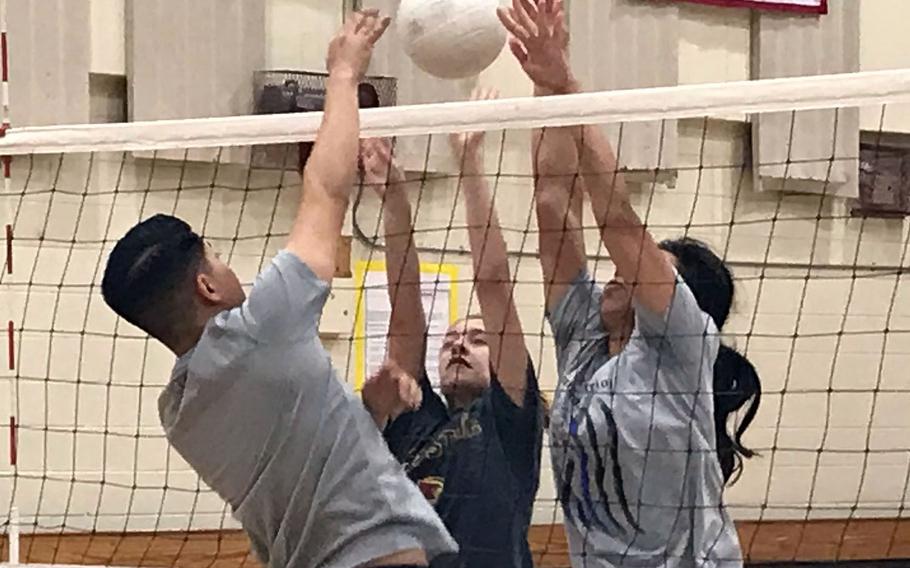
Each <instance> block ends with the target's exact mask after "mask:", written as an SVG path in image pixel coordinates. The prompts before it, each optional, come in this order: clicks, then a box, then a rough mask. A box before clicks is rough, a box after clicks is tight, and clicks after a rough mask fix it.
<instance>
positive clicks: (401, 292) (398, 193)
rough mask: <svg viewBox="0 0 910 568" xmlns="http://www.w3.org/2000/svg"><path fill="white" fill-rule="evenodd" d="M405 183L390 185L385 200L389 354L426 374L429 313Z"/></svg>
mask: <svg viewBox="0 0 910 568" xmlns="http://www.w3.org/2000/svg"><path fill="white" fill-rule="evenodd" d="M405 191H406V185H405V184H403V183H396V184H395V185H394V187H389V189H388V190H387V192H386V196H385V200H384V202H383V223H384V226H385V244H386V278H387V281H388V293H389V303H390V305H391V306H392V315H391V318H390V321H389V336H390V338H389V357H390V358H391V359H393V360H394V361H397V362H398V364H399V365H401V366H402V368H404V369H405V370H406V371H407V372H408V373H410V374H411V375H412V376H415V377H418V376H420V375H422V374H423V370H422V368H421V367H422V365H423V356H422V350H421V349H419V348H415V346H417V345H422V344H423V342H424V335H425V333H426V316H425V314H424V311H423V298H422V296H423V295H422V293H421V289H420V258H419V256H418V254H417V244H416V243H415V242H414V231H413V218H412V215H411V205H410V203H409V202H408V199H407V195H406V193H405Z"/></svg>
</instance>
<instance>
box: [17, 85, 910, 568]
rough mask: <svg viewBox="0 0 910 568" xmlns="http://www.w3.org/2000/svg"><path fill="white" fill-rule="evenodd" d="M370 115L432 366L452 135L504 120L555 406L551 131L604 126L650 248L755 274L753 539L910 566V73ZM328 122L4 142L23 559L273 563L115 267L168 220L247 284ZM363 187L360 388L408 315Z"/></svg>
mask: <svg viewBox="0 0 910 568" xmlns="http://www.w3.org/2000/svg"><path fill="white" fill-rule="evenodd" d="M361 116H362V130H363V136H364V137H387V138H391V139H393V140H394V144H395V148H396V156H397V158H398V160H399V162H400V163H401V164H402V166H403V167H404V168H405V169H406V170H407V172H408V175H409V177H410V178H411V179H412V180H414V181H416V182H417V183H415V184H413V185H414V190H413V191H412V192H411V194H410V195H409V198H410V203H411V206H412V211H413V218H414V227H413V234H414V238H415V242H416V244H417V248H418V251H419V254H420V258H421V262H422V271H423V273H424V276H425V282H424V292H425V296H426V298H425V300H426V302H427V306H428V309H427V312H428V317H429V334H430V341H429V345H428V356H427V360H428V361H429V362H430V363H429V365H428V366H429V369H428V370H429V373H430V375H431V378H432V377H434V376H435V369H434V368H433V367H434V364H433V363H432V362H433V361H435V360H436V355H435V352H433V350H435V349H438V348H439V345H440V343H441V341H440V340H441V334H442V332H443V331H444V329H445V327H446V326H447V325H448V324H449V323H450V322H452V321H453V320H454V319H457V318H458V317H461V316H464V315H466V314H468V313H470V312H476V311H477V300H476V298H475V295H474V280H473V277H472V270H471V261H470V251H469V245H468V238H467V226H466V222H465V214H464V209H463V199H462V196H461V195H460V188H461V184H460V174H459V172H458V169H459V168H458V163H457V161H456V160H454V159H453V157H452V156H451V155H450V153H449V148H448V144H447V140H446V139H447V137H448V135H449V134H451V133H456V132H471V131H486V132H487V136H486V142H485V168H484V177H485V178H486V179H487V180H488V182H489V184H490V187H491V188H492V190H493V192H494V194H495V202H496V206H497V210H498V214H499V218H500V223H501V225H502V228H503V231H504V233H505V239H506V242H507V244H508V248H509V252H510V256H511V268H512V274H513V278H514V298H515V302H516V304H517V306H518V311H519V314H520V317H521V320H522V324H523V327H524V330H525V332H526V334H527V337H526V343H527V345H528V348H529V351H530V353H531V356H532V360H533V362H534V365H535V367H536V368H537V369H538V371H539V376H540V381H541V386H542V388H543V390H544V392H545V395H546V396H547V398H550V399H552V397H553V391H554V389H555V388H556V385H557V380H556V364H555V354H554V347H553V342H552V338H551V334H550V329H549V326H548V324H547V323H546V320H545V316H544V311H543V310H544V308H543V305H544V301H543V281H542V276H541V272H540V267H539V262H538V253H537V232H538V229H537V225H536V220H535V214H534V184H535V179H534V174H533V173H532V172H533V168H532V164H531V161H532V152H531V139H532V131H533V129H536V128H544V129H553V128H556V127H560V126H570V125H577V124H601V125H603V127H604V129H605V131H606V132H607V133H608V135H609V137H610V139H611V140H612V141H613V145H614V147H615V149H616V153H617V156H618V161H619V164H620V168H621V169H622V170H623V172H624V174H625V176H626V179H627V181H628V182H629V185H630V188H631V193H632V197H633V201H634V205H635V208H636V210H637V211H638V213H639V215H640V216H641V217H642V219H644V220H645V221H646V223H647V225H648V228H649V230H650V231H651V232H652V233H653V234H654V235H655V237H656V238H657V239H662V238H669V237H679V236H690V237H694V238H697V239H700V240H702V241H704V242H706V243H708V244H709V245H710V246H711V247H712V248H713V249H714V250H715V251H716V252H717V253H718V254H719V255H720V256H722V257H723V258H724V259H725V260H726V262H727V263H728V265H729V266H730V267H731V269H732V270H733V272H734V274H735V278H736V287H737V296H736V298H737V300H736V305H735V308H734V314H733V315H732V316H731V319H730V321H729V322H728V323H727V325H726V326H725V328H724V330H723V336H724V341H725V342H726V343H728V344H729V345H731V346H734V347H736V348H737V349H739V350H740V351H741V352H742V353H744V354H745V355H746V356H747V357H748V358H749V359H750V360H751V361H752V362H753V363H754V365H755V366H756V368H757V370H758V372H759V374H760V376H761V378H762V381H763V384H764V393H763V400H762V406H761V409H760V412H759V414H758V416H757V418H756V420H755V422H754V423H753V424H752V426H751V428H750V429H749V430H748V433H747V434H746V437H745V440H746V443H747V445H748V446H749V447H750V448H752V449H754V450H755V451H756V452H757V453H758V454H759V457H757V458H755V459H752V460H749V461H747V462H746V464H745V470H744V473H743V475H742V477H741V478H740V479H739V481H738V483H736V484H735V485H733V486H732V487H729V488H728V489H727V493H726V502H727V505H728V507H729V509H730V511H731V514H732V516H733V517H734V519H735V520H736V521H737V524H738V528H739V531H740V537H741V542H742V546H743V551H744V553H745V554H746V555H747V556H748V557H750V558H751V559H752V560H755V561H762V560H787V559H797V558H803V559H815V558H816V557H821V556H825V557H827V558H835V559H845V558H854V557H858V556H870V555H871V556H872V557H876V558H886V557H900V556H903V557H910V542H908V539H907V535H908V534H910V533H908V532H907V531H908V530H910V524H905V523H904V522H903V521H902V519H904V518H905V517H906V516H907V513H906V512H905V504H906V502H907V494H908V484H910V414H908V412H907V410H906V409H907V408H908V407H910V378H908V375H907V372H906V369H907V366H908V363H910V283H908V282H907V279H906V278H904V274H903V272H904V267H905V266H907V253H908V239H910V231H908V226H907V222H906V220H905V218H906V215H907V214H908V213H910V71H893V72H877V73H858V74H851V75H842V76H822V77H810V78H797V79H780V80H771V81H754V82H748V83H726V84H721V85H696V86H685V87H672V88H659V89H642V90H631V91H615V92H605V93H588V94H581V95H572V96H566V97H552V98H546V99H535V98H522V99H505V100H498V101H483V102H459V103H447V104H438V105H423V106H403V107H391V108H382V109H369V110H364V111H363V112H362V114H361ZM320 118H321V115H319V114H318V113H305V114H294V115H272V116H251V117H232V118H213V119H199V120H185V121H161V122H138V123H128V124H111V125H107V124H105V125H75V126H58V127H42V128H22V129H16V128H13V129H10V130H8V131H7V132H6V133H5V136H4V137H3V138H2V139H0V155H4V156H7V157H6V158H4V165H5V167H6V174H7V177H6V186H5V188H4V190H3V192H2V194H0V199H2V202H3V209H2V211H3V213H4V215H5V218H4V220H3V223H4V224H5V225H6V257H5V265H4V266H3V270H2V272H0V294H2V297H3V301H2V302H0V306H2V309H3V317H2V318H0V321H2V322H3V323H7V322H8V333H7V335H8V338H7V339H8V360H9V361H8V365H6V366H5V367H7V370H6V371H5V378H6V381H7V383H8V388H7V389H0V401H2V403H0V404H2V409H4V410H6V411H7V413H8V415H9V423H8V425H7V426H6V430H7V435H6V436H3V437H2V441H0V443H3V444H5V445H6V448H5V449H6V450H7V454H8V456H9V459H8V460H4V461H8V463H7V465H6V466H5V467H4V468H3V469H2V471H0V503H4V504H6V505H7V506H6V507H5V510H6V511H9V515H6V516H5V517H6V520H5V523H4V528H5V530H6V533H7V535H9V536H10V537H11V538H10V539H8V541H10V542H15V543H17V546H18V550H13V551H12V554H13V557H12V558H13V560H14V561H15V560H16V558H18V560H19V561H20V562H27V563H41V564H95V565H124V566H138V565H156V566H158V565H160V566H171V565H195V564H197V563H198V564H206V565H214V564H217V565H218V566H227V565H240V564H244V563H248V564H254V563H255V561H254V559H253V558H252V557H250V556H249V553H248V549H247V547H246V544H245V541H244V540H243V538H242V536H240V535H238V534H237V533H236V530H237V529H238V525H237V524H236V522H235V521H234V520H233V519H232V517H231V514H230V510H229V509H228V508H227V507H226V506H225V504H224V503H223V502H222V501H221V500H220V499H219V498H218V497H217V496H216V495H215V494H214V493H212V492H211V491H210V490H209V489H208V488H207V487H205V486H204V484H203V483H201V482H200V480H199V478H198V476H196V475H195V474H194V473H193V471H192V470H191V468H190V467H189V466H188V465H187V464H186V463H185V462H183V461H182V460H181V459H180V457H179V456H178V455H177V454H176V453H175V452H174V451H173V450H171V449H169V447H168V445H167V442H166V440H165V438H164V434H163V432H162V429H161V427H160V425H159V422H158V409H157V398H158V394H159V392H160V390H161V389H162V387H163V386H164V385H165V384H166V382H167V381H168V379H169V376H170V370H171V366H172V364H173V360H174V358H173V355H172V354H171V353H170V352H168V351H167V350H166V349H165V348H164V347H162V346H161V345H160V344H158V343H157V342H155V341H153V340H150V339H149V338H147V337H146V336H145V335H144V334H143V333H142V332H140V331H139V330H138V329H136V328H134V327H132V326H130V325H129V324H127V323H126V322H124V321H121V320H118V319H117V318H116V317H115V316H114V314H113V313H111V311H110V310H109V309H108V308H107V307H106V306H105V305H104V303H103V300H102V299H101V295H100V280H101V275H102V272H103V268H104V264H105V261H106V258H107V254H108V253H109V251H110V250H111V248H112V247H113V245H114V243H115V242H116V240H117V239H118V238H119V237H121V236H122V235H123V234H124V233H125V232H126V231H127V230H128V229H129V228H130V227H132V226H133V225H134V224H135V223H136V222H138V221H139V220H141V219H145V218H148V217H149V216H151V215H153V214H155V213H168V214H173V215H177V216H179V217H181V218H183V219H185V220H186V221H187V222H189V223H190V224H191V225H192V226H193V228H194V229H195V230H197V231H198V232H200V233H201V234H202V235H203V236H204V238H205V239H206V240H207V241H208V242H209V243H210V244H211V245H212V246H213V247H214V248H215V249H216V250H217V251H218V252H220V253H221V254H222V257H223V258H224V259H225V260H226V261H227V262H228V263H229V264H230V265H231V266H232V267H233V268H234V270H235V271H236V272H237V273H238V275H239V276H240V278H241V281H242V282H244V283H245V284H247V285H249V284H251V283H252V282H253V281H254V278H255V276H256V275H257V274H258V272H259V271H260V270H261V269H262V268H263V267H264V266H265V265H266V264H267V263H268V261H269V260H270V259H271V257H272V256H273V255H274V254H275V253H276V252H277V251H278V250H279V249H280V248H281V247H282V246H283V245H284V242H285V239H286V237H287V235H288V231H289V228H290V225H291V222H292V220H293V216H294V213H295V212H296V209H297V202H298V199H299V191H300V185H301V181H300V178H299V176H298V174H297V171H296V160H297V158H298V154H297V151H298V150H297V148H298V146H297V144H298V143H299V142H301V141H306V140H313V139H314V137H315V133H316V131H317V129H318V126H319V122H320ZM544 135H546V131H545V133H544ZM263 148H267V149H268V150H269V151H268V153H267V154H268V155H269V156H271V157H272V158H274V156H282V155H283V156H286V157H287V159H286V160H278V161H275V160H274V159H272V160H271V161H270V162H269V163H263V162H261V161H260V160H257V159H256V156H257V155H261V154H260V153H258V152H259V151H260V150H262V149H263ZM353 196H354V198H353V199H352V209H351V213H350V215H349V219H348V221H347V222H346V227H345V231H344V233H345V235H347V237H346V238H345V241H346V245H345V246H343V247H341V248H342V250H344V251H347V254H346V255H345V256H344V258H341V259H339V270H338V276H337V277H336V279H335V283H334V289H333V293H332V296H331V298H330V300H329V302H328V304H327V306H326V308H325V314H324V317H323V321H322V324H321V325H322V327H321V329H320V333H321V336H322V340H323V342H324V344H325V345H326V348H327V349H328V350H329V352H330V353H331V355H332V357H333V360H334V363H335V367H336V369H337V370H338V375H339V378H341V379H342V380H346V381H347V382H348V383H350V384H351V385H352V388H357V387H358V386H359V384H360V383H361V382H362V380H363V378H364V377H365V376H368V375H369V373H370V371H371V369H374V368H376V366H377V365H378V364H379V363H380V362H381V360H382V358H383V357H384V355H385V346H386V340H387V334H388V317H389V305H388V300H387V298H386V287H387V285H388V282H387V281H386V280H385V274H384V271H383V264H382V263H383V260H384V247H385V243H384V238H383V234H384V233H383V227H382V204H381V202H380V200H379V199H378V198H377V197H376V196H375V195H374V194H373V192H371V191H370V190H369V189H368V188H365V187H363V186H362V185H361V186H360V187H358V188H355V189H354V193H353ZM582 225H583V228H582V231H583V234H584V237H585V241H586V245H587V246H586V250H587V252H588V255H589V266H590V267H591V270H592V273H593V274H595V275H596V276H597V279H598V280H600V281H602V282H605V281H607V280H609V279H610V278H611V277H612V273H613V267H612V264H611V262H610V259H609V255H608V254H607V251H606V250H605V249H604V248H603V245H602V244H601V243H600V238H599V233H598V228H597V225H596V223H595V222H594V220H593V219H592V217H591V216H590V215H589V214H588V213H587V212H586V214H585V217H584V220H583V223H582ZM347 244H349V245H350V246H347ZM224 443H225V444H228V443H230V440H225V441H224ZM213 451H217V450H216V449H213ZM542 463H543V471H542V473H541V486H540V490H539V492H538V496H537V501H536V504H535V509H534V518H533V524H534V527H532V538H531V541H532V546H533V549H534V554H535V558H536V560H537V561H538V562H539V563H540V565H545V564H544V563H545V562H550V563H551V564H547V565H554V566H555V565H563V564H559V562H561V561H563V560H564V559H566V558H567V557H566V556H565V545H564V539H563V537H562V532H561V528H560V524H561V522H562V512H561V506H560V504H559V502H558V499H557V493H556V491H555V489H554V484H553V477H554V475H553V471H552V468H551V466H550V460H549V456H548V450H547V448H545V450H544V456H543V460H542ZM818 523H822V524H818ZM868 523H872V524H868ZM820 527H825V528H824V529H822V528H820ZM857 527H859V528H857ZM869 527H874V531H872V532H874V537H869V536H868V534H867V533H868V532H869ZM819 531H822V532H819ZM856 531H861V532H862V534H866V536H867V537H868V538H866V537H863V538H866V539H865V540H863V539H862V538H860V539H859V540H862V543H861V549H860V548H858V547H860V544H857V543H858V542H859V540H857V538H858V537H856V534H858V533H856ZM822 534H823V536H820V535H822ZM820 540H821V544H819V542H820ZM772 541H773V542H775V543H776V544H775V546H776V547H777V548H776V549H774V550H772V548H773V547H772V546H769V545H768V543H769V542H772ZM873 541H874V542H873ZM870 543H871V544H870ZM4 546H6V548H5V552H6V556H5V557H4V558H10V556H9V554H10V550H9V546H8V545H4ZM819 550H822V552H819ZM870 551H872V552H870Z"/></svg>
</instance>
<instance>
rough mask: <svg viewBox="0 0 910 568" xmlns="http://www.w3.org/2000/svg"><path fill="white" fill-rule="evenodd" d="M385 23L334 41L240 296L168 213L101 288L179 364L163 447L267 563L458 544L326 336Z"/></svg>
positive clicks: (357, 559) (315, 564)
mask: <svg viewBox="0 0 910 568" xmlns="http://www.w3.org/2000/svg"><path fill="white" fill-rule="evenodd" d="M388 24H389V19H388V18H382V17H380V16H379V14H378V12H376V11H374V10H364V11H363V12H359V13H356V14H353V15H352V16H351V17H350V18H349V19H348V20H347V22H346V23H345V25H344V27H343V28H342V30H341V32H340V33H339V34H338V35H337V36H336V37H335V38H334V39H333V40H332V43H331V45H330V47H329V54H328V58H327V67H328V70H329V76H328V79H327V80H326V106H325V115H324V117H323V122H322V126H321V128H320V130H319V135H318V137H317V139H316V143H315V145H314V146H313V150H312V154H311V155H310V156H309V160H308V162H307V163H306V167H305V170H304V172H303V188H302V196H301V199H300V202H299V207H298V210H297V215H296V219H295V222H294V225H293V227H292V228H291V231H290V235H289V237H288V241H287V245H286V249H285V250H283V251H281V252H280V253H279V254H278V255H277V256H276V257H275V258H274V259H273V260H272V262H271V263H269V265H268V266H267V267H266V268H265V270H263V272H262V274H260V275H259V278H257V280H256V283H255V284H254V285H253V289H252V290H251V292H250V294H249V297H246V295H245V294H244V290H243V288H241V286H240V282H239V281H238V279H237V276H236V275H235V274H234V272H233V271H232V270H231V269H230V268H229V267H228V266H227V265H226V264H225V263H224V262H223V261H222V260H221V259H220V258H218V256H217V255H215V254H214V253H213V252H212V250H211V249H210V248H209V247H207V246H206V245H205V244H204V242H203V240H202V237H201V236H200V235H198V234H196V233H195V232H193V230H192V229H191V228H190V226H189V225H188V224H186V223H185V222H183V221H181V220H180V219H177V218H175V217H171V216H168V215H156V216H154V217H152V218H150V219H147V220H145V221H143V222H142V223H139V224H138V225H136V226H135V227H133V228H132V229H131V230H130V231H129V232H128V233H127V234H126V235H125V236H124V237H123V238H122V239H120V241H119V242H118V243H117V245H116V246H115V247H114V250H113V251H112V252H111V255H110V259H109V260H108V264H107V267H106V269H105V274H104V280H103V282H102V292H103V294H104V299H105V301H106V302H107V303H108V305H110V306H111V308H112V309H113V310H114V311H116V312H117V313H118V314H119V315H120V316H121V317H123V318H124V319H126V320H128V321H130V322H131V323H133V324H135V325H137V326H138V327H140V328H142V329H143V330H145V331H146V332H148V333H149V334H150V335H152V336H153V337H155V338H156V339H158V340H159V341H161V342H162V343H163V344H164V345H166V346H167V347H168V348H169V349H170V350H171V351H173V352H174V354H175V355H177V357H178V359H177V362H176V364H175V366H174V370H173V372H172V373H171V380H170V382H169V383H168V385H167V387H166V388H165V389H164V391H163V392H162V393H161V396H160V398H159V414H160V418H161V424H162V426H163V428H164V431H165V433H166V435H167V439H168V442H169V443H170V444H171V446H172V447H173V448H174V449H175V450H176V451H177V452H179V453H180V455H181V456H182V457H183V458H184V459H185V460H186V461H187V462H188V463H189V465H190V466H192V468H193V469H194V470H195V471H196V472H197V473H198V474H199V476H200V478H201V479H202V480H203V481H204V482H205V483H206V484H208V485H209V486H210V487H211V488H212V489H213V490H214V491H215V492H217V493H218V495H219V496H221V497H222V498H223V499H224V500H225V501H226V502H227V503H229V504H230V506H231V510H232V511H233V513H234V515H235V516H236V517H237V519H238V520H239V521H240V523H241V524H242V525H243V528H244V530H245V531H246V533H247V535H248V536H249V537H250V542H251V544H252V547H253V551H254V552H255V553H256V556H257V557H258V559H259V560H260V561H261V562H262V563H263V564H264V565H265V566H268V567H269V568H365V567H366V568H377V567H393V566H394V567H398V568H402V567H405V566H407V567H412V568H418V567H421V566H427V565H428V564H429V562H430V561H432V560H433V559H434V558H436V557H437V556H440V555H443V554H451V553H454V552H456V550H457V547H456V545H455V542H454V541H453V540H452V538H451V537H450V536H449V534H448V532H447V531H446V529H445V527H444V526H443V523H442V521H441V520H440V519H439V517H438V516H437V515H436V513H435V512H434V511H433V508H432V507H431V506H430V505H429V504H428V503H427V502H426V500H425V499H424V497H423V495H422V494H421V493H420V491H419V490H418V489H417V488H416V487H415V486H414V484H413V483H411V481H410V480H409V479H408V478H407V476H406V475H405V473H404V471H402V468H401V466H400V465H399V464H398V463H397V461H396V460H395V458H394V457H393V456H392V455H391V454H390V453H389V451H388V450H387V449H386V447H385V445H384V444H383V440H382V437H381V435H380V433H379V432H378V430H377V429H376V426H375V424H374V423H373V420H372V418H371V416H370V414H369V413H368V412H367V410H366V409H365V408H364V406H363V403H362V402H361V400H360V398H359V397H357V396H355V395H354V393H353V392H351V390H350V389H349V388H347V387H346V386H345V385H343V384H342V383H341V382H340V381H339V380H338V378H337V376H336V373H335V370H334V368H333V367H332V360H331V358H330V356H329V354H328V353H327V352H326V350H325V348H324V346H323V345H322V342H321V341H320V339H319V318H320V317H321V315H322V311H323V308H324V307H325V302H326V299H327V298H328V295H329V287H330V284H331V281H332V277H333V276H334V274H335V252H336V247H337V243H338V240H339V237H340V235H341V228H342V225H343V222H344V216H345V212H346V211H347V207H348V201H349V198H350V192H351V189H352V187H353V186H354V181H355V178H356V172H357V158H358V145H359V142H358V137H359V134H360V123H359V119H358V106H357V105H358V97H357V94H358V84H359V82H360V81H361V79H362V78H363V75H364V73H365V71H366V69H367V66H368V65H369V62H370V57H371V55H372V52H373V45H374V44H375V42H376V41H377V40H378V39H379V37H380V36H381V35H382V34H383V32H384V31H385V29H386V27H387V26H388Z"/></svg>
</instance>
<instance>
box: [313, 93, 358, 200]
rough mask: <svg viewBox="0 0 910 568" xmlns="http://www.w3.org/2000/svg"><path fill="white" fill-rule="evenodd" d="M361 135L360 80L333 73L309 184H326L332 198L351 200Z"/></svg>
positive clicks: (314, 151)
mask: <svg viewBox="0 0 910 568" xmlns="http://www.w3.org/2000/svg"><path fill="white" fill-rule="evenodd" d="M359 135H360V115H359V109H358V101H357V81H356V80H354V79H353V78H351V77H346V76H330V77H329V78H328V81H327V83H326V102H325V113H324V115H323V119H322V125H321V126H320V128H319V134H318V136H317V139H316V143H315V145H314V146H313V153H312V154H311V156H310V159H309V161H308V162H307V166H306V169H305V171H304V180H305V187H306V186H312V187H318V188H322V190H323V191H325V193H326V194H327V195H326V196H327V197H329V198H333V199H342V200H347V199H348V197H349V196H350V192H351V188H352V187H353V184H354V180H355V176H356V173H357V155H358V146H359ZM307 181H309V182H311V183H307Z"/></svg>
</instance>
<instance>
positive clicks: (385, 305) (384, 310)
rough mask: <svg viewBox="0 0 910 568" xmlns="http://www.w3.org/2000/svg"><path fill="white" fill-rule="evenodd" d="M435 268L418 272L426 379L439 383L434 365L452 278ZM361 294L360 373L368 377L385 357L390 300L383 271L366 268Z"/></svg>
mask: <svg viewBox="0 0 910 568" xmlns="http://www.w3.org/2000/svg"><path fill="white" fill-rule="evenodd" d="M438 276H439V277H438V283H437V272H436V271H433V272H432V273H423V274H422V275H421V278H422V285H421V289H422V290H421V291H422V292H423V309H424V313H426V314H427V319H428V320H429V336H428V338H427V356H426V368H427V375H429V379H430V383H431V384H432V385H433V386H434V387H435V386H437V385H438V384H439V372H438V368H437V365H436V360H437V354H438V353H439V349H440V348H441V347H442V342H443V339H444V335H445V332H446V330H447V329H448V327H449V324H450V323H451V322H450V302H451V298H452V279H451V277H450V276H449V275H448V274H439V275H438ZM365 288H366V289H365V291H364V295H363V303H364V305H363V313H364V318H363V321H364V326H365V328H366V329H364V330H363V331H364V333H365V336H366V341H365V356H364V358H363V361H364V367H365V368H364V369H363V371H364V374H363V376H364V377H369V376H370V375H371V374H372V373H373V372H375V371H376V370H377V369H379V367H380V366H381V365H382V362H383V361H384V360H385V357H386V348H387V345H388V335H389V318H390V317H391V315H392V310H391V302H390V301H389V293H388V290H387V280H386V274H385V271H372V270H371V271H369V272H367V274H366V278H365Z"/></svg>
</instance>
